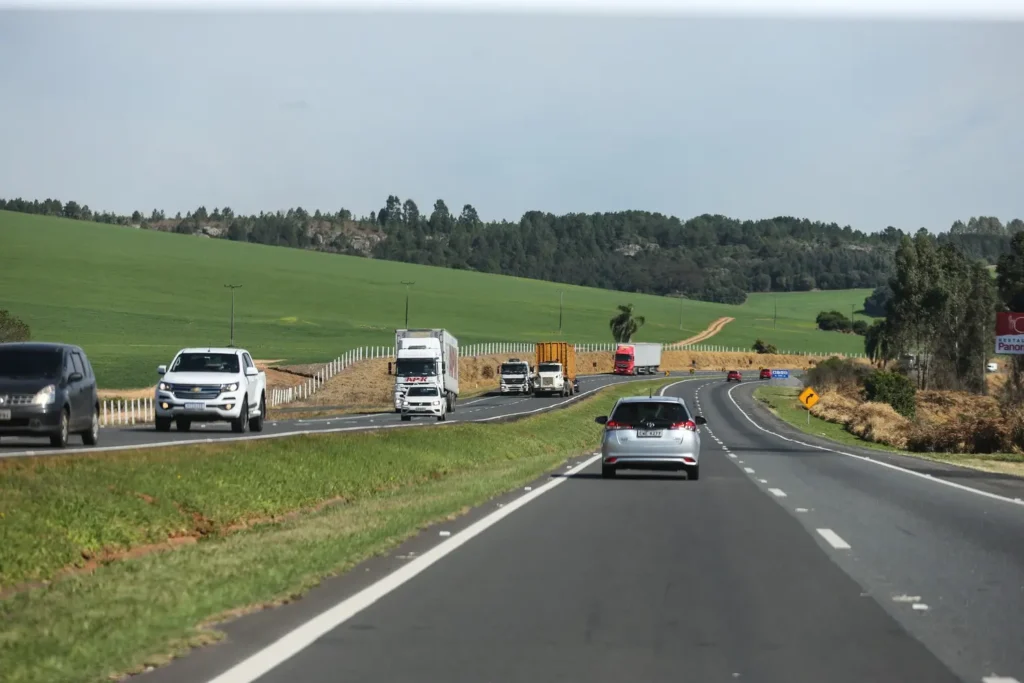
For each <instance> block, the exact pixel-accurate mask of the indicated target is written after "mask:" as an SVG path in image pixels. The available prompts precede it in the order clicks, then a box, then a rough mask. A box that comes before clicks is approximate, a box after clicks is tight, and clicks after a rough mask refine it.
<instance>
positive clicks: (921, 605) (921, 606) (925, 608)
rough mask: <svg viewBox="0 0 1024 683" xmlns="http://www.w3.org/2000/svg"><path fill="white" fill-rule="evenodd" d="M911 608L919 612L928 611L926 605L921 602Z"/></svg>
mask: <svg viewBox="0 0 1024 683" xmlns="http://www.w3.org/2000/svg"><path fill="white" fill-rule="evenodd" d="M913 607H914V609H916V610H920V611H922V612H923V611H925V610H927V609H928V605H926V604H924V603H923V602H915V603H914V605H913Z"/></svg>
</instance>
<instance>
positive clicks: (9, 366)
mask: <svg viewBox="0 0 1024 683" xmlns="http://www.w3.org/2000/svg"><path fill="white" fill-rule="evenodd" d="M63 358H64V352H63V351H61V350H60V349H53V350H50V349H4V350H2V351H0V377H3V378H6V379H15V378H19V379H36V378H48V377H58V376H59V375H60V372H61V362H62V361H63Z"/></svg>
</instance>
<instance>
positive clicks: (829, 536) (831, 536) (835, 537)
mask: <svg viewBox="0 0 1024 683" xmlns="http://www.w3.org/2000/svg"><path fill="white" fill-rule="evenodd" d="M815 531H817V532H818V533H819V534H820V535H821V537H822V538H824V539H825V540H826V541H828V544H829V545H830V546H832V547H833V548H835V549H836V550H849V549H850V544H849V543H847V542H846V541H844V540H843V539H842V537H840V536H839V534H837V533H836V532H834V531H832V530H831V529H815Z"/></svg>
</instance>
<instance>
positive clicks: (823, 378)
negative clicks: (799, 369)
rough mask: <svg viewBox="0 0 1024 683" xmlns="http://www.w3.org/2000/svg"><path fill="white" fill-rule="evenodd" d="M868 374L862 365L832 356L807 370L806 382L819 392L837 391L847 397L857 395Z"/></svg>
mask: <svg viewBox="0 0 1024 683" xmlns="http://www.w3.org/2000/svg"><path fill="white" fill-rule="evenodd" d="M870 372H871V370H870V368H868V367H867V366H865V365H864V364H862V363H856V362H854V361H852V360H848V359H845V358H837V357H834V356H833V357H832V358H829V359H827V360H823V361H821V362H820V363H818V364H816V365H815V366H814V367H813V368H812V369H811V370H808V371H807V382H808V384H810V385H811V386H812V387H814V388H815V389H817V390H818V391H819V392H822V391H838V392H839V393H842V394H847V395H855V394H856V395H859V394H860V390H861V387H862V386H863V385H864V378H865V377H867V376H868V374H870Z"/></svg>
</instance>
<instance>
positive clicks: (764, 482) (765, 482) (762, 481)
mask: <svg viewBox="0 0 1024 683" xmlns="http://www.w3.org/2000/svg"><path fill="white" fill-rule="evenodd" d="M758 481H759V482H761V483H762V484H767V483H768V480H767V479H758Z"/></svg>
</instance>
